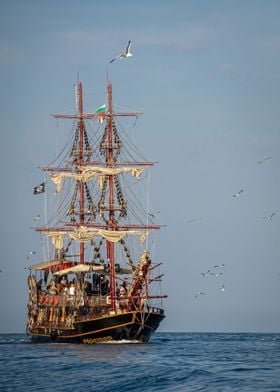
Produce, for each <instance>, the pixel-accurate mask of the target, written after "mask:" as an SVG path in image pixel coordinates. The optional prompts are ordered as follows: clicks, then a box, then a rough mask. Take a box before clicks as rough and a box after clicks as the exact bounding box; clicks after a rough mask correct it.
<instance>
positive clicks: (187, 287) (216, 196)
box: [0, 0, 280, 333]
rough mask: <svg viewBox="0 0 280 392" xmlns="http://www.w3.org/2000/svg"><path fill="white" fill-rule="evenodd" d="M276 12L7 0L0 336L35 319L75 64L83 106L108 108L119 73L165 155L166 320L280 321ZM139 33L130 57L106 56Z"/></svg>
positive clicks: (1, 42)
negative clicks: (54, 170)
mask: <svg viewBox="0 0 280 392" xmlns="http://www.w3.org/2000/svg"><path fill="white" fill-rule="evenodd" d="M279 13H280V3H279V1H277V0H275V1H274V0H266V1H261V0H212V1H211V2H210V1H207V0H200V1H197V0H182V1H181V0H173V1H172V2H171V1H164V0H158V1H157V0H149V1H147V0H142V1H141V2H140V1H126V0H124V1H113V0H108V1H106V2H103V1H97V0H90V1H89V0H88V1H87V0H81V1H80V2H76V1H75V2H74V1H72V0H67V1H66V0H61V1H53V0H49V1H48V2H43V1H38V0H36V1H35V0H27V1H24V2H23V1H20V0H2V1H1V13H0V81H1V89H0V116H1V143H0V153H1V166H0V175H1V184H2V185H1V193H0V198H1V203H0V205H1V218H2V224H1V226H0V230H1V259H0V270H1V271H2V272H1V273H0V312H1V318H0V333H9V332H11V333H12V332H24V331H25V324H26V307H27V282H26V280H27V275H28V271H27V270H26V269H25V268H26V266H27V264H28V263H27V260H26V255H27V253H28V252H29V251H30V250H36V252H38V253H39V251H40V243H39V237H38V235H37V234H36V233H34V232H33V231H32V230H31V229H30V227H31V226H32V224H33V217H34V216H36V214H37V212H38V210H39V208H41V203H42V199H40V197H34V196H33V188H34V186H36V185H37V184H38V183H40V182H41V180H42V174H41V173H40V171H39V170H38V167H39V166H40V165H45V164H48V163H49V162H50V160H51V159H50V158H51V157H53V156H54V150H55V148H56V143H57V139H58V138H59V137H60V135H59V134H58V130H57V127H56V124H55V121H54V120H53V119H52V117H51V116H50V114H51V113H58V112H59V113H67V112H68V113H69V112H71V111H73V108H74V92H73V91H74V90H73V84H74V83H75V82H76V80H77V73H78V72H79V77H80V79H81V80H82V81H83V86H84V97H85V110H86V111H93V110H94V108H96V107H98V106H100V105H102V104H103V103H104V102H105V97H106V71H108V72H109V76H110V80H111V81H112V84H113V94H114V102H115V103H116V104H118V105H124V106H126V107H128V108H130V109H132V110H138V111H143V112H144V115H143V116H142V118H141V120H139V122H138V124H137V130H136V131H135V135H134V137H135V142H136V144H137V146H138V147H139V149H140V150H141V151H142V152H143V153H144V155H145V156H146V157H147V158H148V159H149V160H151V161H157V162H159V164H158V165H156V166H155V167H154V168H153V170H152V175H151V202H152V204H153V206H155V208H156V209H158V210H159V211H160V216H159V221H160V223H161V224H164V225H166V226H165V227H164V228H163V229H162V230H161V232H160V235H159V237H158V240H157V259H158V260H159V261H162V262H163V272H164V273H165V276H164V280H163V283H162V287H163V292H164V293H166V294H167V295H168V298H167V299H166V301H165V305H164V306H165V311H166V319H165V320H164V322H163V323H162V325H161V326H160V331H162V332H164V331H167V332H185V331H186V332H280V308H279V297H280V257H279V256H280V241H279V237H278V235H279V229H280V208H279V203H280V202H279V200H280V182H279V171H280V156H279V147H280V116H279V113H280V111H279V102H280V24H279ZM128 40H131V41H132V53H133V57H132V58H131V59H129V60H127V61H126V60H124V61H116V62H114V63H113V64H111V65H110V66H109V60H111V59H112V58H113V57H115V56H116V55H118V54H119V53H120V51H122V49H123V48H124V47H125V46H126V44H127V42H128ZM265 158H269V159H267V160H265V161H263V162H262V163H258V162H259V161H261V160H263V159H265ZM241 189H243V190H244V191H243V192H242V193H241V194H240V196H239V197H233V196H232V195H233V194H235V193H237V192H239V191H240V190H241ZM273 212H275V213H276V214H275V215H274V216H273V218H272V219H271V220H269V219H264V218H263V217H268V216H269V215H271V214H272V213H273ZM33 260H34V262H36V261H37V262H40V261H41V260H40V259H38V260H36V259H33ZM222 264H224V266H223V267H220V268H214V266H215V265H219V266H221V265H222ZM208 270H210V271H212V272H213V271H214V272H217V271H218V272H222V273H223V275H220V276H218V277H216V276H213V275H210V274H209V275H208V276H206V277H204V276H203V275H202V274H201V273H205V272H207V271H208ZM222 285H224V288H225V290H224V292H222V291H220V288H221V287H222ZM200 291H202V292H204V293H205V294H204V295H202V294H198V295H197V293H198V292H200ZM196 295H197V297H196Z"/></svg>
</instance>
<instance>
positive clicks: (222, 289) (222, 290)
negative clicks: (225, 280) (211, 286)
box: [220, 285, 225, 293]
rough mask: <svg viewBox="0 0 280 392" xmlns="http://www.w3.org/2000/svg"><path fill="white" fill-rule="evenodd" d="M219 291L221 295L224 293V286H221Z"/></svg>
mask: <svg viewBox="0 0 280 392" xmlns="http://www.w3.org/2000/svg"><path fill="white" fill-rule="evenodd" d="M220 291H221V292H222V293H223V292H224V291H225V286H224V285H222V287H220Z"/></svg>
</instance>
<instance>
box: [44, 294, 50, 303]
mask: <svg viewBox="0 0 280 392" xmlns="http://www.w3.org/2000/svg"><path fill="white" fill-rule="evenodd" d="M45 302H46V304H47V303H48V302H49V296H48V295H46V298H45Z"/></svg>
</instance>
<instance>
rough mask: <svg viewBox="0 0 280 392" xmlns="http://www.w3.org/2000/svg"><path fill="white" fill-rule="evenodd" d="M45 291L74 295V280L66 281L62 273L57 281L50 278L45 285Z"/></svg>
mask: <svg viewBox="0 0 280 392" xmlns="http://www.w3.org/2000/svg"><path fill="white" fill-rule="evenodd" d="M47 291H48V293H49V294H50V295H58V294H67V295H75V283H74V280H72V281H71V282H70V283H68V279H67V277H66V276H65V275H63V276H62V277H61V279H60V280H59V281H58V282H55V281H54V280H52V281H51V282H50V284H49V285H48V286H47Z"/></svg>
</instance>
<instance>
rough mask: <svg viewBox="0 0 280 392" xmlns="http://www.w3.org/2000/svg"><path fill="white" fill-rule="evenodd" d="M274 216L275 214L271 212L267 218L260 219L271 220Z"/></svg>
mask: <svg viewBox="0 0 280 392" xmlns="http://www.w3.org/2000/svg"><path fill="white" fill-rule="evenodd" d="M275 214H276V212H273V213H272V214H271V215H269V216H262V218H263V219H267V220H271V219H272V218H273V217H274V215H275Z"/></svg>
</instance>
